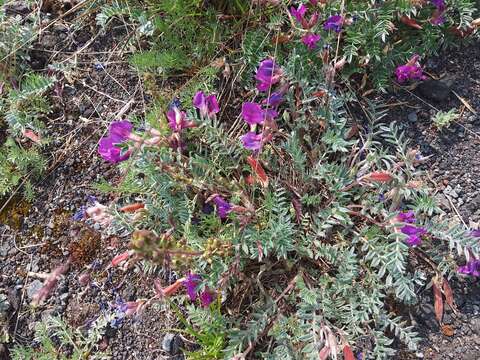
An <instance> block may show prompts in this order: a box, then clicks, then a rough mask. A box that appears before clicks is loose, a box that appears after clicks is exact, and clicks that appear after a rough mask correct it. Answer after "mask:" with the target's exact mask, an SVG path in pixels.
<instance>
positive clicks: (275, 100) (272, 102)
mask: <svg viewBox="0 0 480 360" xmlns="http://www.w3.org/2000/svg"><path fill="white" fill-rule="evenodd" d="M282 102H283V95H282V94H281V93H279V92H273V93H272V94H271V95H270V96H269V97H268V98H267V99H264V100H263V101H262V104H266V105H267V107H269V106H271V107H273V108H277V107H278V106H279V105H280V104H281V103H282ZM275 116H276V115H275Z"/></svg>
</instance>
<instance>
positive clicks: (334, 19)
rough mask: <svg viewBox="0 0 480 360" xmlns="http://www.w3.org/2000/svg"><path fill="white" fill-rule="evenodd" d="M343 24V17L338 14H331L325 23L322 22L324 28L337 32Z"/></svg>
mask: <svg viewBox="0 0 480 360" xmlns="http://www.w3.org/2000/svg"><path fill="white" fill-rule="evenodd" d="M342 25H343V17H342V16H340V15H332V16H330V17H329V18H328V19H327V21H325V24H323V29H324V30H333V31H335V32H337V33H339V32H340V31H341V30H342Z"/></svg>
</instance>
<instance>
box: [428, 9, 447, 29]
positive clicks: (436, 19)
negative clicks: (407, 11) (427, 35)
mask: <svg viewBox="0 0 480 360" xmlns="http://www.w3.org/2000/svg"><path fill="white" fill-rule="evenodd" d="M443 13H444V10H438V9H437V10H435V11H434V12H433V15H432V18H431V19H430V23H431V24H432V25H436V26H438V25H443V24H444V23H445V16H443Z"/></svg>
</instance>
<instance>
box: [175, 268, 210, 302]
mask: <svg viewBox="0 0 480 360" xmlns="http://www.w3.org/2000/svg"><path fill="white" fill-rule="evenodd" d="M201 281H202V278H201V277H200V275H197V274H192V273H189V274H187V277H186V279H185V281H184V282H183V285H184V286H185V288H186V289H187V294H188V297H189V298H190V300H191V301H195V300H197V298H199V299H200V303H201V304H202V306H203V307H208V306H209V305H210V304H211V303H212V302H213V301H214V300H215V293H213V292H211V291H210V290H209V289H208V288H206V289H205V290H204V291H202V292H201V293H200V294H199V291H198V286H199V285H200V282H201Z"/></svg>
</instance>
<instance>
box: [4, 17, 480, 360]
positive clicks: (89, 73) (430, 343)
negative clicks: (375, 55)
mask: <svg viewBox="0 0 480 360" xmlns="http://www.w3.org/2000/svg"><path fill="white" fill-rule="evenodd" d="M74 20H75V18H68V17H66V18H65V19H64V20H62V21H59V22H57V23H56V24H55V25H54V26H52V27H51V28H49V29H48V31H45V32H44V33H43V34H42V36H41V38H40V39H39V41H38V43H36V44H35V46H34V49H33V50H32V51H31V58H32V63H31V65H32V67H33V68H34V69H35V70H37V71H47V68H48V66H49V65H52V64H63V65H64V66H65V69H66V70H64V71H63V72H62V73H60V72H59V73H58V78H59V79H60V81H59V85H58V86H59V88H60V91H61V93H60V94H57V95H60V96H56V97H55V96H54V97H53V102H54V103H55V112H54V114H53V116H52V117H51V119H50V120H49V121H48V127H49V131H48V132H49V136H50V137H51V139H52V142H51V145H50V150H51V154H52V158H51V159H50V167H49V169H48V172H47V174H46V176H45V177H44V178H43V179H42V180H41V181H39V182H38V184H37V190H38V192H37V198H36V200H35V201H34V202H33V204H31V205H30V204H27V203H25V202H24V201H22V200H21V199H20V198H17V197H14V198H13V199H12V200H11V201H10V202H9V204H8V205H7V206H6V207H5V208H4V209H3V211H2V212H1V214H0V235H1V244H0V274H1V275H0V295H1V296H3V298H4V299H6V301H3V302H2V304H3V305H2V307H0V312H1V315H2V316H3V317H4V318H6V319H7V321H6V323H7V324H8V326H7V327H8V333H9V334H10V337H11V338H12V339H14V341H15V342H16V343H18V344H25V345H29V346H32V345H35V340H34V329H35V326H36V324H37V323H39V322H42V321H44V320H45V319H46V317H48V316H50V315H59V316H62V317H63V318H64V319H65V320H66V322H67V323H68V324H69V325H71V326H72V327H86V326H98V327H99V329H100V338H101V340H100V342H99V348H100V349H102V350H109V351H110V352H111V353H112V354H113V358H114V359H163V358H165V359H170V358H180V357H181V356H179V355H178V353H179V346H180V345H181V344H182V342H183V341H184V339H182V338H181V337H180V336H179V335H173V334H171V333H170V331H171V330H170V329H172V328H174V327H175V326H176V325H175V319H173V318H172V317H171V316H172V315H171V313H169V312H167V311H166V309H165V308H164V307H162V306H161V305H157V306H152V307H149V308H148V310H146V311H145V312H144V313H143V314H142V315H141V316H140V317H137V318H128V319H124V318H122V317H119V316H117V313H116V307H115V304H118V303H122V302H126V301H131V300H136V299H138V298H149V297H151V296H152V288H153V286H152V284H153V280H154V279H155V278H159V279H160V280H161V281H163V282H164V283H165V284H166V283H170V282H171V280H172V279H171V278H169V277H171V274H164V273H161V272H159V271H158V270H157V269H145V268H144V267H143V268H141V267H138V268H137V269H135V271H145V272H146V275H145V276H144V277H142V279H141V280H135V281H137V282H134V281H132V280H131V278H130V277H126V273H125V272H124V271H123V270H122V269H121V268H110V267H109V264H110V261H111V259H112V258H113V257H114V256H115V255H118V254H120V253H121V252H122V251H125V249H126V240H125V239H122V238H119V237H114V236H103V237H102V236H101V235H100V233H99V232H98V231H97V230H98V229H96V228H95V227H94V226H90V225H88V224H85V223H84V222H80V221H76V220H77V218H76V217H75V214H76V213H77V212H78V210H79V209H81V207H82V206H85V205H86V204H87V203H88V202H89V201H91V199H92V197H95V198H96V199H97V200H98V201H100V202H109V201H111V200H112V198H111V197H110V196H109V195H108V193H107V194H105V193H101V192H99V191H96V190H94V188H92V184H94V183H97V182H99V181H100V180H101V179H103V178H105V179H107V180H108V181H109V182H112V183H115V181H116V180H117V179H118V177H119V173H118V172H117V170H116V168H115V167H113V166H110V165H108V164H106V163H105V162H104V161H103V160H102V159H100V158H99V157H98V156H97V154H96V148H97V142H98V139H99V138H100V137H101V135H102V134H103V133H105V131H106V129H107V127H108V123H109V122H110V121H112V120H113V119H115V118H118V117H119V116H121V115H122V114H128V115H129V116H133V115H135V114H143V113H144V111H145V108H146V105H147V104H148V101H149V97H148V95H146V94H144V93H143V91H144V90H143V89H144V84H143V80H142V79H140V78H139V77H138V75H137V73H136V72H135V71H134V70H133V69H131V68H130V66H129V65H128V63H127V61H126V58H127V55H128V51H129V49H128V48H126V47H125V46H124V45H125V44H126V43H127V41H126V40H127V39H128V38H129V37H130V35H131V34H130V32H129V29H128V27H127V25H125V24H121V23H119V24H118V25H117V26H114V27H113V29H112V31H109V32H108V33H107V34H96V33H95V34H94V33H91V32H90V31H89V30H88V28H86V27H78V26H77V27H75V26H73V21H74ZM79 29H81V30H79ZM69 69H71V70H69ZM427 69H428V71H429V73H431V75H433V76H436V77H443V78H444V80H441V81H442V82H443V83H445V84H447V85H448V86H450V87H451V89H452V90H454V91H455V92H456V93H457V94H458V96H460V97H462V98H463V99H464V101H465V102H466V103H467V104H469V105H468V106H466V105H465V103H464V102H462V101H461V100H459V98H458V97H457V96H455V95H454V93H453V92H451V91H450V89H448V91H446V94H443V95H444V98H438V97H435V96H436V95H438V96H440V95H442V94H441V93H442V91H441V89H440V91H439V92H440V94H436V93H435V91H431V89H422V88H417V89H414V90H412V91H411V92H410V91H406V90H404V89H398V90H397V91H396V92H395V93H391V94H390V95H389V96H388V97H387V98H384V99H383V100H384V101H385V102H386V103H387V104H397V103H399V102H400V103H402V105H401V106H392V107H391V109H390V111H389V114H388V117H387V121H393V120H394V121H396V122H397V123H399V124H402V126H403V127H404V129H405V131H406V133H407V135H408V137H409V138H410V139H411V140H412V141H413V143H414V144H416V145H417V146H418V147H419V149H420V150H421V151H422V153H423V154H424V155H432V158H431V160H430V162H429V164H428V165H427V166H428V169H429V174H430V176H431V178H432V180H433V182H432V184H433V183H436V184H439V186H438V188H437V189H436V190H437V199H438V201H439V202H440V203H441V205H442V207H443V208H444V210H445V211H447V212H449V213H451V214H453V215H455V216H457V217H458V219H459V221H463V222H465V223H466V224H467V225H468V226H470V227H472V228H477V227H478V226H479V223H480V186H479V182H480V180H479V178H478V176H477V174H478V173H479V171H480V158H479V156H478V154H479V151H480V135H479V134H480V117H479V115H478V114H477V113H474V112H472V110H473V111H477V112H480V44H479V43H474V44H471V45H468V46H465V47H462V48H461V49H460V50H459V51H455V52H451V53H447V54H444V55H442V56H441V57H439V58H436V59H435V58H433V59H430V60H429V61H428V63H427ZM445 79H446V80H445ZM447 80H448V81H447ZM434 86H435V85H434ZM434 93H435V94H436V95H432V94H434ZM469 107H470V109H469ZM452 108H456V109H457V110H458V112H459V114H460V117H459V118H458V119H457V120H456V122H455V123H453V124H452V125H451V126H449V127H448V128H446V129H444V130H442V131H438V130H437V129H436V128H435V127H434V126H433V124H432V117H433V115H434V114H435V113H436V112H437V111H438V109H441V110H445V111H446V110H450V109H452ZM69 256H71V257H72V259H73V262H72V265H71V266H70V269H69V271H68V273H67V274H66V276H65V277H64V278H63V279H62V280H61V281H60V283H59V284H58V286H57V287H56V290H55V292H54V294H53V296H52V297H51V298H50V299H49V300H48V301H47V303H46V304H45V305H43V306H42V307H40V308H38V309H31V308H30V307H29V304H30V302H31V300H32V296H33V295H34V294H35V293H36V291H38V289H39V288H40V287H41V285H42V283H43V280H44V278H43V277H42V275H44V274H45V273H49V272H50V271H51V270H52V269H53V268H55V267H56V266H58V265H59V264H61V263H62V262H65V261H66V259H67V258H68V257H69ZM135 278H136V279H137V278H139V277H135ZM452 287H453V290H454V294H455V301H456V305H457V309H458V311H456V312H453V311H452V310H451V309H449V308H448V306H447V311H446V315H445V318H444V323H445V324H448V325H451V327H452V329H453V334H451V333H449V332H446V331H445V330H444V331H443V332H442V329H441V328H440V327H439V325H438V323H437V321H436V320H435V316H434V310H433V296H432V294H431V289H429V290H425V291H424V292H423V293H422V294H421V299H422V301H421V304H420V305H419V306H418V307H416V309H415V311H413V312H412V320H413V322H415V323H417V324H418V328H419V332H420V334H421V335H422V336H423V337H424V338H425V340H424V341H423V343H422V347H421V349H420V350H419V351H418V352H417V353H416V354H407V355H401V356H400V357H399V358H401V359H411V358H425V359H460V360H462V359H463V360H474V359H479V358H480V287H479V284H478V282H475V281H472V280H459V281H455V282H453V283H452ZM0 320H1V316H0ZM102 322H103V323H102ZM94 323H96V324H97V325H93V324H94ZM99 323H102V324H103V325H101V326H100V325H98V324H99ZM0 330H2V329H0ZM2 356H3V357H4V358H8V349H6V348H5V347H3V348H2V345H0V358H2Z"/></svg>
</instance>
